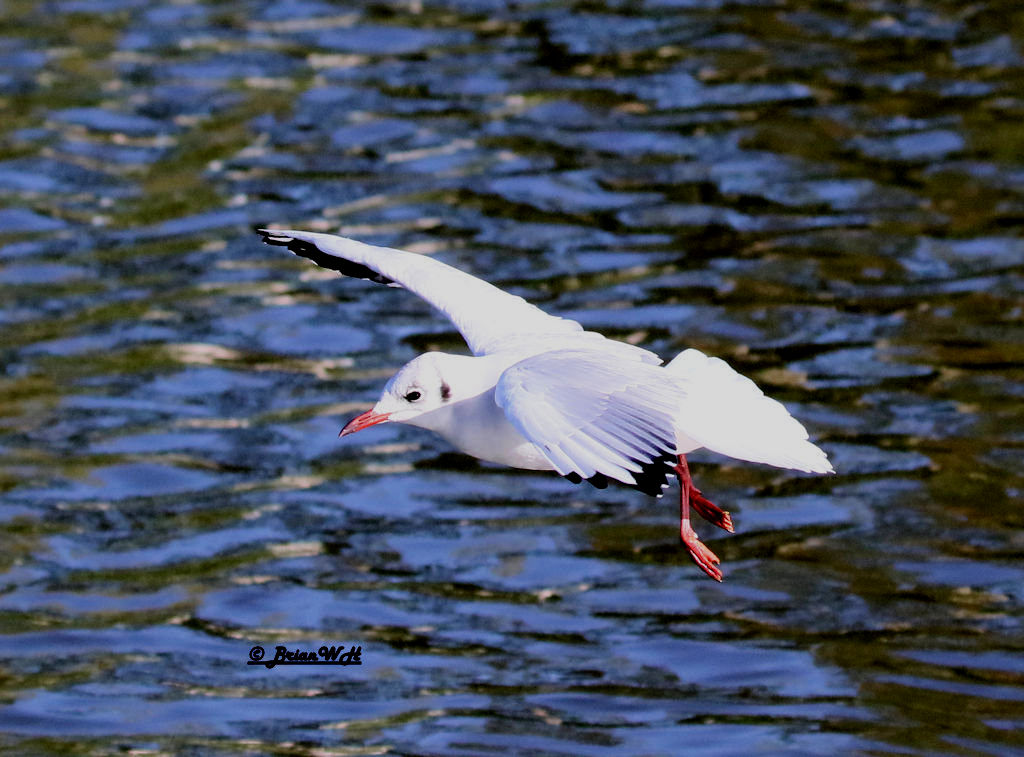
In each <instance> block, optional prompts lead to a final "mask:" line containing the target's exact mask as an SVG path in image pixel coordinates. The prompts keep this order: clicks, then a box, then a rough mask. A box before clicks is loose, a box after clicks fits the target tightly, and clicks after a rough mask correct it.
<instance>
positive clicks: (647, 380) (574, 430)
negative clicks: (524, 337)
mask: <svg viewBox="0 0 1024 757" xmlns="http://www.w3.org/2000/svg"><path fill="white" fill-rule="evenodd" d="M495 401H496V402H497V403H498V405H499V406H500V407H501V408H502V410H504V412H505V415H506V416H507V417H508V419H509V421H510V422H511V423H512V424H513V425H514V426H515V427H516V429H517V430H518V431H519V432H520V433H521V434H522V435H523V436H525V437H526V438H527V439H529V440H530V441H531V442H533V443H534V444H536V445H537V447H538V448H539V449H540V450H541V451H542V453H543V454H544V455H545V457H546V458H547V459H548V461H549V462H550V463H551V465H552V466H554V468H555V469H556V470H557V471H558V472H559V473H560V474H562V475H563V476H571V475H572V474H575V475H577V476H580V477H581V478H591V477H592V476H594V475H597V474H602V475H604V476H607V477H609V478H613V479H615V480H617V481H621V482H622V483H625V484H629V485H634V486H638V487H639V486H641V483H640V482H641V481H642V482H643V488H644V491H648V492H649V493H653V494H656V493H660V491H661V489H662V488H663V487H664V486H665V485H666V484H667V477H668V475H669V474H670V473H671V471H672V467H671V463H672V462H674V460H675V454H676V441H675V431H674V422H673V421H674V417H675V414H676V412H677V410H676V408H677V407H678V402H679V399H678V387H677V386H676V383H675V380H674V378H673V377H672V375H671V374H669V373H668V372H666V371H665V370H664V369H662V368H658V367H656V366H652V365H648V364H645V363H642V362H638V361H635V362H621V361H615V360H609V356H608V355H607V354H604V353H601V352H596V351H586V350H559V351H553V352H545V353H542V354H539V355H534V356H532V357H528V358H526V359H525V360H521V361H519V362H518V363H515V364H514V365H512V366H511V367H510V368H508V369H507V370H505V372H504V373H502V375H501V377H500V378H499V379H498V383H497V386H496V387H495Z"/></svg>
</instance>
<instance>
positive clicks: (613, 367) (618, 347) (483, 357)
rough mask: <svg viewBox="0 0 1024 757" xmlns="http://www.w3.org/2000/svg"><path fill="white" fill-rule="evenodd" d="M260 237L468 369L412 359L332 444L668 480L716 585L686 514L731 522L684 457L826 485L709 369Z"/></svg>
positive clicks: (320, 246) (652, 488)
mask: <svg viewBox="0 0 1024 757" xmlns="http://www.w3.org/2000/svg"><path fill="white" fill-rule="evenodd" d="M260 233H262V234H263V235H264V240H265V241H266V242H268V243H269V244H274V245H281V246H285V247H287V248H288V249H289V250H291V251H292V252H294V253H296V254H297V255H301V256H304V257H307V258H309V259H311V260H313V261H314V262H315V263H317V264H318V265H321V266H324V267H327V268H332V269H334V270H338V271H340V272H341V273H343V274H345V275H348V276H355V277H358V278H365V279H369V280H372V281H377V282H380V283H384V284H388V285H391V286H401V287H404V288H406V289H408V290H409V291H411V292H413V293H415V294H417V295H419V296H420V297H422V298H423V299H424V300H426V301H427V302H428V303H430V304H431V305H433V306H434V307H435V308H437V309H438V310H440V311H441V312H442V313H444V314H445V315H446V316H447V317H448V318H449V319H451V321H452V322H453V323H454V324H455V326H456V328H458V330H459V332H460V333H461V334H462V335H463V337H464V338H465V340H466V343H467V344H468V345H469V348H470V350H471V351H472V353H473V355H474V356H475V357H467V356H459V355H446V354H444V353H427V354H425V355H421V356H419V357H418V358H416V359H415V360H413V361H411V362H410V363H408V364H407V365H406V366H404V367H403V368H402V369H401V370H399V371H398V373H396V374H395V376H394V377H392V379H391V380H390V381H388V383H387V385H386V386H385V389H384V393H383V395H382V396H381V399H380V401H379V402H378V403H377V404H376V405H375V406H374V408H373V409H372V410H370V411H369V412H367V413H363V414H362V415H360V416H358V417H357V418H354V419H353V420H352V421H350V422H349V424H348V425H346V427H345V428H344V429H343V431H342V434H343V435H345V434H348V433H353V432H355V431H359V430H361V429H363V428H366V427H368V426H372V425H375V424H377V423H382V422H385V421H397V422H401V423H408V424H410V425H415V426H420V427H422V428H427V429H431V430H433V431H436V432H437V433H439V434H440V435H441V436H443V437H444V438H446V439H447V440H448V441H449V442H451V443H452V444H453V445H454V446H455V447H457V448H459V449H460V450H462V451H464V452H467V453H469V454H472V455H475V456H477V457H480V458H482V459H485V460H490V461H493V462H498V463H503V464H506V465H512V466H516V467H521V468H528V469H534V470H554V471H557V472H558V473H559V474H561V475H563V476H566V477H569V478H571V479H572V480H574V481H576V482H579V481H580V480H582V479H587V480H589V481H590V482H591V483H593V484H594V485H597V486H603V485H605V484H606V483H607V479H613V480H616V481H619V482H622V483H623V484H626V485H629V486H634V487H636V488H638V489H640V490H641V491H644V492H647V493H649V494H660V493H661V490H662V489H663V488H664V487H665V486H667V482H668V480H669V478H670V476H672V475H676V476H678V477H679V480H680V486H681V495H680V512H681V523H680V535H681V537H682V540H683V542H684V543H685V544H686V546H687V548H688V549H689V551H690V554H691V555H692V556H693V558H694V559H695V560H696V561H697V563H698V565H700V566H701V568H702V569H703V570H704V571H705V572H706V573H708V575H711V576H712V577H713V578H716V579H719V580H721V571H720V570H719V569H718V568H717V563H718V558H717V557H715V555H714V554H713V553H712V552H711V551H710V550H709V549H708V548H707V547H706V546H704V545H703V544H702V543H701V542H700V541H699V539H698V538H697V536H696V534H695V533H694V532H693V530H692V528H691V527H690V523H689V506H690V505H691V504H692V505H693V506H694V509H695V510H697V512H698V513H700V514H701V515H702V516H704V517H705V518H707V519H709V520H710V521H711V522H713V523H715V524H716V525H719V526H721V527H723V528H726V529H727V530H730V531H731V530H732V521H731V518H730V517H729V515H728V513H725V512H723V511H722V510H720V509H719V508H718V507H716V506H715V505H713V504H711V503H710V502H708V501H707V500H706V499H704V498H703V497H702V496H701V495H700V492H699V491H698V490H697V489H696V488H695V487H693V484H692V482H691V480H690V476H689V471H688V468H687V466H686V460H685V458H684V457H683V455H685V454H686V453H687V452H691V451H692V450H694V449H697V448H699V447H706V448H708V449H710V450H712V451H714V452H718V453H720V454H723V455H727V456H730V457H734V458H738V459H740V460H748V461H752V462H759V463H767V464H769V465H775V466H778V467H782V468H793V469H796V470H801V471H807V472H814V473H828V472H831V471H832V466H831V465H830V464H829V462H828V459H827V458H826V456H825V453H824V452H822V451H821V450H820V449H819V448H818V447H816V446H815V445H813V444H812V443H811V442H809V441H808V437H807V431H806V430H805V429H804V427H803V426H802V425H800V423H799V422H798V421H797V420H796V419H795V418H793V417H792V416H791V415H790V414H789V412H788V411H787V410H786V409H785V407H783V406H782V404H781V403H779V402H777V401H776V400H773V399H771V398H769V397H766V396H765V395H764V393H763V392H762V391H761V390H760V389H759V388H758V387H757V386H756V385H755V384H754V382H753V381H751V380H750V379H748V378H746V377H744V376H741V375H740V374H739V373H737V372H736V371H734V370H733V369H732V368H730V367H729V366H728V365H727V364H726V363H725V362H724V361H722V360H720V359H718V358H711V357H708V356H707V355H704V354H703V353H701V352H699V351H698V350H695V349H689V350H686V351H685V352H683V353H681V354H680V355H678V356H677V357H676V358H675V359H674V360H672V361H671V362H670V363H669V364H668V365H666V366H662V365H661V359H660V358H659V357H658V356H657V355H655V354H654V353H652V352H649V351H647V350H644V349H642V348H640V347H635V346H633V345H630V344H626V343H624V342H618V341H613V340H610V339H606V338H605V337H604V336H602V335H601V334H598V333H595V332H591V331H584V330H583V327H582V326H580V324H579V323H577V322H575V321H571V320H568V319H563V318H558V317H555V316H551V315H548V314H547V313H545V312H543V311H542V310H540V309H539V308H537V307H536V306H534V305H531V304H530V303H528V302H526V301H525V300H524V299H523V298H521V297H516V296H514V295H510V294H508V293H506V292H503V291H501V290H500V289H498V288H497V287H495V286H492V285H491V284H488V283H487V282H485V281H482V280H480V279H478V278H476V277H474V276H470V275H469V274H467V273H464V272H462V271H459V270H457V269H455V268H452V267H451V266H448V265H445V264H444V263H441V262H440V261H438V260H434V259H432V258H429V257H425V256H422V255H416V254H413V253H409V252H403V251H400V250H394V249H390V248H385V247H375V246H372V245H367V244H363V243H361V242H356V241H354V240H351V239H345V238H343V237H338V236H334V235H330V234H316V233H312V232H303V231H291V230H277V229H274V230H261V232H260Z"/></svg>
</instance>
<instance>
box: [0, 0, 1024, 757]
mask: <svg viewBox="0 0 1024 757" xmlns="http://www.w3.org/2000/svg"><path fill="white" fill-rule="evenodd" d="M1022 23H1024V18H1022V16H1021V13H1020V11H1019V9H1018V8H1017V6H1016V5H1015V4H1013V3H1007V2H1000V0H985V1H983V2H980V3H975V4H973V5H963V4H956V3H947V2H940V0H925V1H924V2H920V3H914V4H909V5H907V4H897V3H874V4H870V3H868V4H866V3H855V2H840V3H815V2H810V3H802V4H799V3H792V2H775V3H767V2H758V1H757V0H751V1H750V2H740V3H728V4H727V3H721V2H715V1H708V2H671V1H665V2H662V1H661V0H650V1H648V2H643V3H640V4H636V3H634V4H628V3H617V2H607V3H600V2H598V3H588V4H575V5H573V4H566V3H548V4H536V3H516V4H509V5H504V4H500V3H493V2H481V1H480V0H440V2H425V3H419V2H415V3H411V4H406V5H403V6H401V7H399V6H395V5H387V4H359V5H349V6H335V5H332V4H329V3H322V2H315V1H310V2H306V1H304V0H282V1H280V2H273V1H267V2H255V1H253V0H247V1H245V2H230V3H205V4H204V3H173V4H172V3H164V4H155V5H154V4H151V3H138V2H131V0H61V1H60V2H54V3H46V4H37V3H26V2H9V3H6V4H3V5H2V6H0V107H2V110H3V113H4V119H3V125H2V131H0V231H2V232H3V239H2V242H0V355H2V359H3V363H2V365H3V371H2V372H0V492H2V498H0V632H2V635H0V656H2V658H3V668H4V671H5V673H6V675H5V676H3V677H2V679H0V693H2V702H0V733H2V734H3V735H2V736H0V744H2V745H3V746H4V747H5V748H7V749H8V750H13V751H21V752H29V751H31V752H38V753H49V752H62V753H63V752H65V751H67V750H68V749H72V750H74V751H76V752H83V753H85V752H93V751H95V752H100V751H106V750H109V748H111V747H112V746H113V747H115V748H119V749H124V750H129V749H133V750H153V749H156V750H163V751H168V752H176V751H182V750H189V749H192V750H199V751H202V752H203V753H225V754H228V753H230V754H237V753H239V752H243V751H259V752H263V751H275V750H276V751H279V752H282V753H284V752H289V753H307V752H314V751H315V752H316V753H323V754H326V753H330V754H334V753H362V752H371V753H384V752H389V751H395V752H400V753H430V754H480V753H487V752H497V751H506V750H510V751H516V752H521V753H543V754H595V755H597V754H601V755H609V754H630V753H645V754H667V753H674V752H677V751H678V750H679V748H680V746H679V745H680V744H685V745H687V747H686V748H687V753H693V754H715V755H718V754H750V753H754V752H757V751H760V752H765V753H772V754H834V753H844V752H850V751H856V752H863V753H867V752H871V753H883V752H886V753H889V752H892V753H900V754H926V753H927V754H934V753H955V754H1007V753H1010V752H1011V751H1015V750H1020V749H1024V739H1022V737H1021V735H1020V734H1021V731H1022V729H1024V715H1022V712H1024V705H1022V700H1024V665H1022V663H1021V659H1022V656H1021V653H1022V638H1024V623H1022V602H1024V595H1022V591H1021V587H1022V586H1024V570H1022V568H1021V562H1020V557H1021V554H1022V550H1024V540H1022V537H1021V534H1022V533H1024V531H1022V529H1021V527H1022V525H1024V518H1022V515H1021V507H1020V503H1021V499H1022V491H1024V465H1022V463H1021V460H1022V456H1021V450H1022V447H1024V432H1022V429H1024V413H1022V407H1024V403H1022V402H1021V399H1022V398H1024V368H1022V366H1024V329H1022V326H1021V324H1022V319H1024V310H1022V305H1021V302H1022V291H1024V279H1022V276H1024V243H1022V242H1021V233H1020V231H1021V227H1020V219H1021V217H1022V211H1024V198H1022V194H1021V188H1022V187H1024V163H1022V162H1021V158H1020V156H1021V154H1022V153H1021V148H1022V146H1024V127H1022V126H1021V123H1022V116H1024V103H1022V100H1021V96H1020V92H1021V88H1020V84H1021V80H1022V75H1024V26H1022ZM267 223H282V224H286V225H289V226H291V225H294V226H300V227H305V228H313V229H320V230H331V231H335V230H339V229H340V230H342V231H343V232H344V233H347V234H350V235H353V236H358V237H360V238H363V239H366V240H368V241H373V242H378V243H383V244H392V245H396V246H401V247H405V248H408V249H414V250H416V251H419V252H423V253H425V254H432V255H436V256H438V257H439V258H440V259H443V260H446V261H448V262H451V263H453V264H456V265H458V266H460V267H463V268H465V269H467V270H470V271H473V272H475V273H478V274H482V275H484V276H486V277H487V278H489V279H491V280H492V281H494V282H496V283H498V284H500V285H502V286H505V287H506V288H509V289H510V290H512V291H514V292H516V293H518V294H522V295H524V296H526V297H528V298H529V299H531V300H532V301H535V302H537V303H539V304H541V305H543V306H544V307H546V308H548V309H549V310H551V311H553V312H557V313H560V314H564V315H569V316H571V317H573V318H576V319H579V320H581V321H582V322H583V323H584V324H585V325H587V326H589V327H593V328H598V329H601V330H602V331H604V332H605V333H607V334H609V335H614V336H617V337H620V338H626V339H628V340H630V341H632V342H636V343H640V344H643V345H644V346H646V347H649V348H651V349H653V350H656V351H658V352H659V353H660V354H662V355H664V356H666V357H669V356H672V355H674V354H675V353H677V352H679V351H681V350H682V349H684V348H685V347H687V346H691V345H692V346H697V347H699V348H701V349H704V350H706V351H708V352H711V353H714V354H717V355H720V356H722V357H725V358H727V359H729V360H730V361H731V362H732V363H733V364H734V365H736V367H737V368H739V369H740V370H742V371H744V372H745V373H747V374H749V375H751V376H753V377H755V378H756V379H757V380H758V381H759V382H760V383H761V384H762V386H764V387H765V388H767V389H768V390H769V391H771V392H772V393H773V394H774V395H775V396H777V397H779V398H780V399H782V400H783V401H785V402H786V403H787V404H788V405H789V406H790V408H791V409H793V410H794V412H796V414H797V415H798V416H799V417H800V418H801V419H803V420H805V421H806V422H807V423H808V425H809V426H810V427H811V428H812V429H813V431H814V433H815V435H816V436H817V438H818V439H820V440H821V442H822V444H823V446H824V447H825V448H826V449H827V450H828V451H829V453H830V455H831V456H832V458H833V460H834V462H835V464H836V467H837V469H838V471H839V473H838V475H837V476H835V477H831V478H828V479H824V478H816V477H805V476H801V475H796V474H791V473H789V472H785V471H777V470H772V469H766V468H760V467H757V466H750V465H733V464H732V462H730V461H727V460H723V459H721V458H717V457H715V456H713V455H703V456H701V455H699V454H698V455H696V456H695V460H696V462H697V465H695V468H696V471H695V473H696V475H697V477H698V481H699V484H700V485H701V487H702V488H703V489H704V490H705V491H708V492H713V493H714V499H715V501H717V502H720V503H722V504H723V505H727V506H728V508H729V509H730V510H732V512H733V515H734V517H735V518H736V521H737V534H736V535H735V536H728V537H725V538H720V536H719V535H718V534H713V533H711V532H710V530H708V531H707V532H706V534H705V536H706V538H708V539H710V540H713V541H714V542H715V543H714V544H713V545H712V546H713V549H714V550H715V551H716V552H717V553H718V554H719V555H720V556H721V557H722V558H723V561H724V563H725V566H726V570H727V577H726V582H725V583H724V584H723V585H720V586H719V585H714V584H713V583H712V582H710V581H708V580H707V579H706V578H704V577H703V576H702V574H701V573H700V572H699V571H698V570H697V569H696V568H695V567H694V566H693V565H692V564H690V562H689V560H688V558H686V557H685V555H684V554H683V553H682V552H681V550H680V548H679V545H678V544H677V531H676V523H675V518H676V515H675V514H674V512H673V508H672V506H671V502H668V501H663V500H657V501H656V500H649V499H646V498H643V497H641V496H639V495H636V494H635V493H632V492H629V491H624V490H616V489H610V490H608V491H605V492H598V491H595V490H590V489H589V488H578V487H571V486H569V485H567V484H566V483H565V482H564V481H562V480H560V479H558V478H557V477H554V476H550V475H535V474H531V473H526V472H516V471H509V470H504V469H498V468H493V467H490V466H486V465H480V464H477V463H476V462H474V461H471V460H469V459H467V458H464V457H461V456H458V455H454V454H451V453H450V452H449V451H448V450H447V449H446V447H445V446H444V444H443V443H442V442H440V441H439V440H438V439H435V438H433V437H431V436H428V435H426V434H424V433H420V432H418V431H416V430H413V429H402V428H386V427H385V428H381V429H379V430H377V431H375V432H373V433H372V434H370V435H368V436H367V437H366V438H365V439H363V440H361V443H360V441H356V442H355V443H349V442H348V441H347V440H346V442H344V443H340V442H338V441H337V439H336V434H337V431H338V429H339V428H340V426H341V423H342V422H343V420H344V419H345V418H347V417H349V416H350V415H351V414H352V413H353V412H354V411H356V410H357V409H358V408H360V407H363V406H364V404H365V403H368V402H369V401H370V400H371V399H372V398H374V397H375V395H376V393H377V391H378V389H379V386H380V385H381V383H382V381H383V380H384V379H385V378H386V377H387V376H388V375H390V373H391V372H392V371H393V370H394V369H395V368H396V367H397V366H399V365H401V364H402V363H404V362H405V361H406V360H408V359H409V358H410V357H411V356H412V355H413V354H414V353H415V352H416V351H419V350H423V349H437V348H444V349H454V348H457V345H458V344H459V340H458V338H457V335H456V334H454V332H453V331H452V329H451V327H450V326H449V325H448V324H447V323H446V322H444V321H442V320H440V319H439V318H438V317H437V316H436V315H434V314H432V313H430V311H429V310H428V308H427V307H426V306H425V305H423V304H422V303H420V302H419V301H417V300H416V299H415V298H413V297H411V296H408V295H404V294H403V293H402V292H396V291H395V290H389V289H386V288H382V287H381V288H374V287H371V286H370V285H368V284H365V283H364V282H358V281H342V280H339V279H337V278H336V277H335V276H333V275H332V274H329V273H327V272H323V271H320V270H317V269H315V268H313V267H312V266H310V265H308V264H306V263H304V262H302V261H297V260H294V259H293V258H291V256H288V255H283V254H282V253H281V251H280V250H275V249H271V248H267V247H264V246H263V245H261V244H259V242H258V239H257V238H256V237H255V236H254V234H253V233H252V227H253V226H255V225H262V224H267ZM324 643H329V644H330V643H333V644H346V645H348V644H360V645H362V648H363V665H362V666H359V667H355V666H353V667H346V668H331V667H276V668H275V669H273V670H265V669H263V668H257V667H250V666H247V665H246V664H245V662H246V660H247V653H248V650H249V648H250V647H251V646H252V645H254V644H263V645H264V646H266V647H267V648H268V649H272V648H273V647H274V646H275V645H277V644H285V645H288V646H289V647H295V648H318V647H319V646H320V645H321V644H324Z"/></svg>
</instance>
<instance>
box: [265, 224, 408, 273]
mask: <svg viewBox="0 0 1024 757" xmlns="http://www.w3.org/2000/svg"><path fill="white" fill-rule="evenodd" d="M256 232H257V233H258V234H260V236H262V237H263V241H264V243H266V244H269V245H273V246H275V247H286V248H287V249H288V251H289V252H292V253H294V254H296V255H298V256H299V257H300V258H306V259H307V260H312V261H313V262H314V263H316V264H317V265H318V266H320V267H321V268H328V269H330V270H332V271H337V272H338V273H340V274H341V275H342V276H351V277H352V278H354V279H366V280H367V281H373V282H375V283H377V284H387V285H389V286H391V285H394V284H395V282H394V281H393V280H392V279H389V278H388V277H387V276H383V275H381V274H379V273H377V272H376V271H375V270H373V269H372V268H369V267H368V266H365V265H362V264H361V263H354V262H352V261H351V260H346V259H345V258H343V257H339V256H337V255H331V254H330V253H327V252H324V251H323V250H321V249H320V248H319V247H317V246H316V245H315V244H313V243H312V242H306V241H305V240H302V239H296V238H295V237H293V236H290V235H288V234H283V233H281V232H280V231H279V230H277V229H256Z"/></svg>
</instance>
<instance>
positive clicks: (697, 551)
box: [679, 523, 722, 582]
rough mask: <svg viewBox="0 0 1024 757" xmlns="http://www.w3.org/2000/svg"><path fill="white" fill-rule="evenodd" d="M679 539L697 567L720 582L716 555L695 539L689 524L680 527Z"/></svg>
mask: <svg viewBox="0 0 1024 757" xmlns="http://www.w3.org/2000/svg"><path fill="white" fill-rule="evenodd" d="M679 538H681V539H682V540H683V544H685V545H686V549H687V550H688V551H689V552H690V557H692V558H693V561H694V562H695V563H697V567H699V568H700V569H701V570H703V571H704V572H705V573H707V574H708V575H709V576H711V577H712V578H713V579H715V580H716V581H719V582H721V580H722V571H721V570H719V568H718V563H719V562H720V560H719V559H718V555H716V554H715V553H714V552H712V551H711V550H710V549H708V547H707V545H705V544H704V542H702V541H701V540H700V539H699V538H698V537H697V533H696V532H695V531H694V530H693V529H692V528H690V524H689V523H683V524H682V525H680V527H679Z"/></svg>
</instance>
